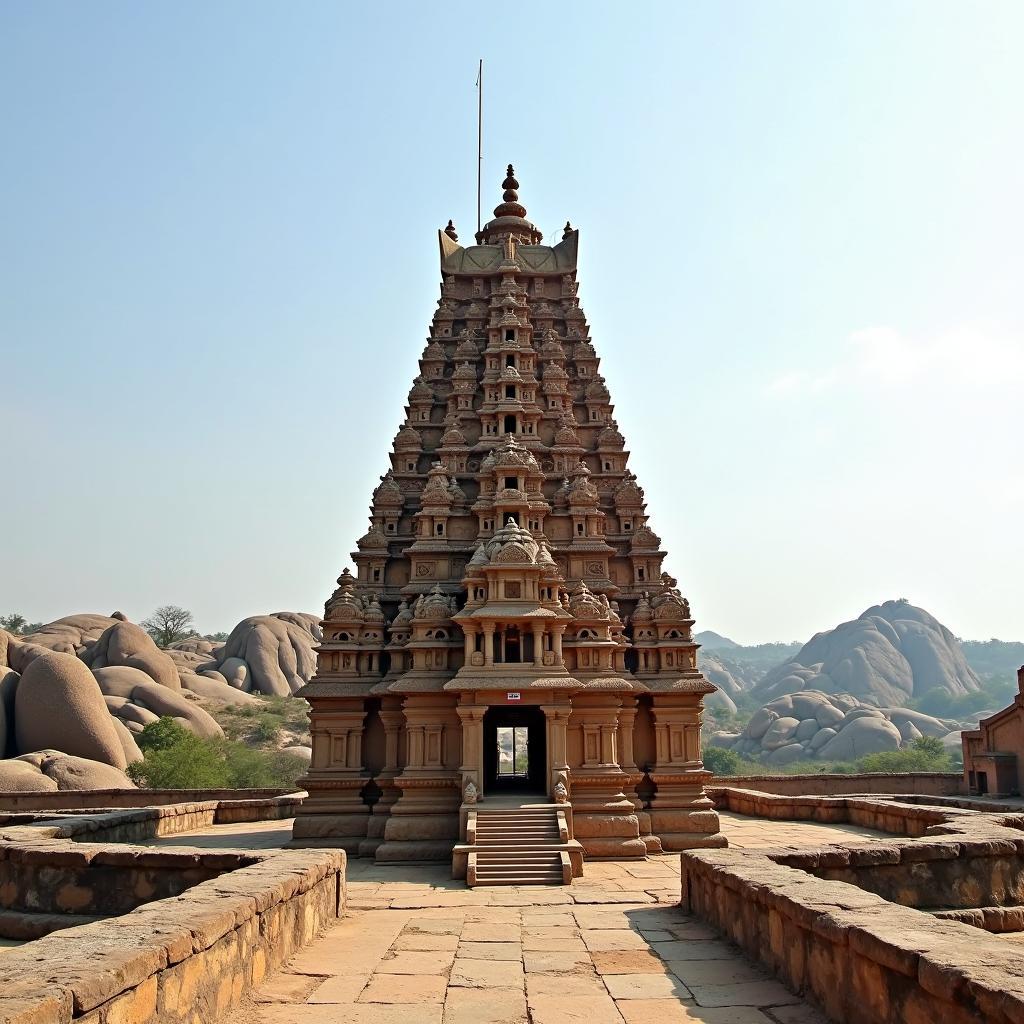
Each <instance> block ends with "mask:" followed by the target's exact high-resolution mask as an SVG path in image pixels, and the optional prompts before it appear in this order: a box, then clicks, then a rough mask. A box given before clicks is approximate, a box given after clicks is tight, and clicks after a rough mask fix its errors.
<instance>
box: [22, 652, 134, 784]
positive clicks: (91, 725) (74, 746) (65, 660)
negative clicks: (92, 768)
mask: <svg viewBox="0 0 1024 1024" xmlns="http://www.w3.org/2000/svg"><path fill="white" fill-rule="evenodd" d="M14 731H15V738H16V742H17V747H18V750H20V751H22V752H23V753H31V752H34V751H40V750H60V751H63V752H64V753H66V754H73V755H75V756H77V757H84V758H87V759H88V760H90V761H101V762H103V763H105V764H109V765H113V766H114V767H115V768H119V769H122V770H123V769H124V768H125V767H127V764H128V760H127V758H126V757H125V752H124V746H123V745H122V743H121V741H120V739H119V738H118V733H117V730H116V729H115V728H114V724H113V722H112V721H111V718H110V714H109V712H108V711H107V707H106V704H105V703H104V701H103V694H102V692H101V691H100V688H99V685H98V684H97V682H96V679H95V677H94V676H93V674H92V673H91V672H90V671H89V669H88V668H87V667H86V665H85V664H84V663H83V662H81V661H80V660H79V659H78V658H76V657H74V656H73V655H71V654H55V653H47V654H45V655H43V656H41V657H38V658H36V659H34V660H33V661H32V662H31V664H30V665H29V666H28V668H26V669H25V672H24V674H23V675H22V677H21V680H20V681H19V682H18V685H17V689H16V691H15V696H14Z"/></svg>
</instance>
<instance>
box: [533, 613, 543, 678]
mask: <svg viewBox="0 0 1024 1024" xmlns="http://www.w3.org/2000/svg"><path fill="white" fill-rule="evenodd" d="M543 665H544V626H543V624H542V623H535V624H534V626H533V666H534V668H542V667H543Z"/></svg>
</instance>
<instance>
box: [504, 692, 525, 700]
mask: <svg viewBox="0 0 1024 1024" xmlns="http://www.w3.org/2000/svg"><path fill="white" fill-rule="evenodd" d="M522 699H523V695H522V694H521V693H506V694H505V700H522Z"/></svg>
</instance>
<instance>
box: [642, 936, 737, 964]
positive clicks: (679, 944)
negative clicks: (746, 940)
mask: <svg viewBox="0 0 1024 1024" xmlns="http://www.w3.org/2000/svg"><path fill="white" fill-rule="evenodd" d="M651 950H652V951H653V952H654V953H656V954H657V955H658V956H660V957H661V959H662V960H730V959H732V957H734V956H736V955H737V949H736V947H735V946H730V945H729V944H728V943H725V942H715V941H711V942H703V941H700V940H695V941H692V942H691V941H687V940H685V939H675V940H673V941H672V942H652V943H651Z"/></svg>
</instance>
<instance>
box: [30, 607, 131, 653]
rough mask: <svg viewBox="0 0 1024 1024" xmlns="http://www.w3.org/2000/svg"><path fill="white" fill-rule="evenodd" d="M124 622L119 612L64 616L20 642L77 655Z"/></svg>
mask: <svg viewBox="0 0 1024 1024" xmlns="http://www.w3.org/2000/svg"><path fill="white" fill-rule="evenodd" d="M124 621H126V620H125V617H124V615H123V614H122V613H121V612H114V614H113V615H92V614H88V613H86V614H80V615H65V616H64V618H63V619H57V620H55V621H54V622H48V623H47V624H46V625H45V626H43V627H41V628H40V629H38V630H37V631H36V632H35V633H29V634H27V635H26V636H23V637H21V640H22V641H23V642H25V643H30V644H37V645H38V646H39V647H45V648H47V649H48V650H51V651H57V652H59V653H61V654H79V653H81V651H82V650H83V649H84V648H86V647H88V646H89V645H90V644H93V643H95V642H96V641H97V640H99V638H100V637H101V636H102V635H103V633H104V632H105V631H106V630H108V629H109V628H110V627H111V626H113V625H116V624H117V623H118V622H124Z"/></svg>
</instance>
